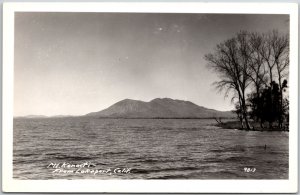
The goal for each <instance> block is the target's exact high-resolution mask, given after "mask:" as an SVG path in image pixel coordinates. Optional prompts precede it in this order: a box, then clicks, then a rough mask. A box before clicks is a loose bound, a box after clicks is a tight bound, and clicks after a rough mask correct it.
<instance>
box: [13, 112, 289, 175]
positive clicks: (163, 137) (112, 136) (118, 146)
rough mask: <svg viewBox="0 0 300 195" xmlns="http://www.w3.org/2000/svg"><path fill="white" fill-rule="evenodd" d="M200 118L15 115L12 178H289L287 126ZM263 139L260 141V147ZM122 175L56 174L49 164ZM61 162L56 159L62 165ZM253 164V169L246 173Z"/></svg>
mask: <svg viewBox="0 0 300 195" xmlns="http://www.w3.org/2000/svg"><path fill="white" fill-rule="evenodd" d="M213 124H214V120H207V119H205V120H204V119H201V120H199V119H198V120H197V119H95V118H87V117H86V118H85V117H81V118H80V117H78V118H77V117H76V118H56V119H47V118H46V119H14V146H13V149H14V150H13V169H14V170H13V176H14V178H16V179H85V178H89V179H93V178H94V179H288V154H289V152H288V135H289V134H288V132H257V131H239V130H229V129H220V128H217V127H214V126H213ZM265 144H266V145H267V148H266V149H265V147H264V146H265ZM85 162H90V163H93V165H95V166H94V167H93V169H96V170H107V169H111V170H112V171H113V170H114V169H115V168H120V169H121V168H129V169H131V170H130V172H129V173H128V174H105V173H103V174H71V173H69V174H68V173H66V174H56V173H53V170H54V169H51V168H49V167H48V165H49V164H50V163H61V164H62V163H70V164H82V163H85ZM61 164H60V165H61ZM245 168H252V169H251V170H254V169H253V168H255V171H254V172H245V171H244V169H245Z"/></svg>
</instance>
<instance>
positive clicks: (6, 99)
mask: <svg viewBox="0 0 300 195" xmlns="http://www.w3.org/2000/svg"><path fill="white" fill-rule="evenodd" d="M297 6H298V5H297V4H296V3H194V2H188V3H183V2H177V3H163V2H153V3H137V2H130V3H102V2H101V3H4V4H3V99H2V100H3V102H2V106H3V115H2V130H3V131H2V134H3V138H2V143H3V147H2V148H3V149H2V154H3V155H2V166H3V167H2V171H3V176H2V182H3V183H2V186H3V191H5V192H189V193H192V192H203V193H207V192H210V193H255V192H256V193H258V192H260V193H284V192H285V193H295V192H297V190H298V185H297V184H298V156H297V154H298V140H297V138H298V123H297V119H298V110H297V109H298V66H297V65H298V45H297V43H298V7H297ZM18 11H23V12H34V11H38V12H152V13H159V12H162V13H249V14H250V13H253V14H255V13H256V14H290V51H291V53H290V58H291V59H290V83H291V84H290V89H289V92H290V104H291V106H290V132H289V134H290V135H289V179H288V180H15V179H13V178H12V151H13V148H12V147H13V134H12V132H13V64H14V62H13V59H14V58H13V56H14V36H13V35H14V12H18ZM274 169H276V167H274Z"/></svg>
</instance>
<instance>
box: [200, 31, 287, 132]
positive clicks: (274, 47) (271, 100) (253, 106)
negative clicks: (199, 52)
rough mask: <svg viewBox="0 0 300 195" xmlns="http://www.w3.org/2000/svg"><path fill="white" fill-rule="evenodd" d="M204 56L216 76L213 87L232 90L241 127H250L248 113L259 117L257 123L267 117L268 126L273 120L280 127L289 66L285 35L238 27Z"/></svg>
mask: <svg viewBox="0 0 300 195" xmlns="http://www.w3.org/2000/svg"><path fill="white" fill-rule="evenodd" d="M205 60H206V61H207V62H208V65H207V66H208V68H210V69H212V70H213V71H214V72H215V73H217V74H218V76H219V79H220V80H219V81H216V82H214V85H215V86H216V88H217V89H218V90H219V91H223V90H225V96H228V94H229V92H233V94H234V97H233V99H236V100H237V101H236V103H235V104H236V114H237V116H238V118H239V120H240V122H241V126H242V128H243V127H244V126H245V127H246V129H250V124H249V121H248V116H251V118H252V119H254V120H255V121H260V125H261V127H263V123H264V122H265V121H267V122H269V127H270V128H272V124H273V122H274V121H275V120H276V121H278V125H279V127H282V122H283V119H284V115H285V113H286V112H288V111H287V110H288V108H287V109H286V107H287V106H286V104H287V103H286V102H288V99H286V98H284V91H285V89H286V88H287V79H286V77H287V76H288V69H287V67H288V66H289V41H288V36H287V35H280V34H279V33H278V32H277V31H272V32H269V33H265V34H263V33H248V32H246V31H240V32H239V33H237V34H236V35H235V36H234V37H233V38H231V39H228V40H226V41H224V42H222V43H220V44H218V45H217V46H216V48H215V51H214V52H212V53H209V54H206V55H205Z"/></svg>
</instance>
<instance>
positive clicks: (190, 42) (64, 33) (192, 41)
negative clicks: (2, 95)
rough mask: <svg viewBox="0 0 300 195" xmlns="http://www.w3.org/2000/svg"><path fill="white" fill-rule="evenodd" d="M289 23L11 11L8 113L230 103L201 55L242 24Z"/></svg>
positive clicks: (280, 20)
mask: <svg viewBox="0 0 300 195" xmlns="http://www.w3.org/2000/svg"><path fill="white" fill-rule="evenodd" d="M288 25H289V23H288V16H284V15H221V14H141V13H129V14H128V13H16V15H15V65H14V66H15V67H14V71H15V73H14V76H15V78H14V94H15V95H14V115H15V116H23V115H31V114H36V115H60V114H64V115H65V114H66V115H81V114H86V113H89V112H92V111H99V110H102V109H104V108H107V107H108V106H110V105H112V104H114V103H115V102H117V101H120V100H122V99H125V98H130V99H136V100H143V101H150V100H152V99H154V98H158V97H160V98H163V97H169V98H173V99H181V100H189V101H192V102H194V103H196V104H198V105H201V106H205V107H208V108H213V109H218V110H230V109H233V105H232V104H231V103H230V98H228V99H224V96H223V94H219V93H217V91H216V90H215V89H214V88H213V86H212V85H211V84H212V83H213V82H214V81H216V80H217V79H218V78H217V77H216V75H215V74H214V73H213V72H211V71H210V70H208V69H207V68H206V62H205V60H204V59H203V56H204V55H205V54H207V53H209V52H212V51H213V49H214V47H215V46H216V44H218V43H220V42H222V41H224V40H226V39H228V38H230V37H232V36H233V35H234V34H235V33H236V32H238V31H240V30H248V31H257V32H267V31H270V30H272V29H278V30H279V31H281V32H284V33H286V32H287V31H288Z"/></svg>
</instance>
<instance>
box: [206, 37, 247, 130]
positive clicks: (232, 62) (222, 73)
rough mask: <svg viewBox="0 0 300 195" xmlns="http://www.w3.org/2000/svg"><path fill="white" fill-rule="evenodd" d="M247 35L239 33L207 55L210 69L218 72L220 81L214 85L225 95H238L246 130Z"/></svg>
mask: <svg viewBox="0 0 300 195" xmlns="http://www.w3.org/2000/svg"><path fill="white" fill-rule="evenodd" d="M249 51H250V50H249V45H248V41H247V33H246V32H239V33H238V34H237V35H236V36H235V37H234V38H232V39H228V40H226V41H225V42H223V43H220V44H218V45H217V47H216V49H215V52H214V53H213V54H211V53H210V54H207V55H205V59H206V61H208V67H209V68H210V69H212V70H213V71H214V72H216V73H217V74H218V75H219V77H220V79H221V80H220V81H217V82H215V83H214V84H215V85H216V87H217V88H218V89H219V90H224V89H225V90H226V92H225V94H228V93H229V91H231V90H233V91H234V93H236V94H237V97H238V104H239V108H240V112H241V115H242V119H243V120H242V121H241V123H242V127H243V122H244V123H245V126H246V128H247V129H248V130H249V129H250V124H249V121H248V115H247V105H246V89H247V87H248V86H249V84H250V78H249V74H250V69H249V63H251V60H250V53H249Z"/></svg>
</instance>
